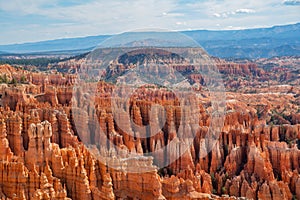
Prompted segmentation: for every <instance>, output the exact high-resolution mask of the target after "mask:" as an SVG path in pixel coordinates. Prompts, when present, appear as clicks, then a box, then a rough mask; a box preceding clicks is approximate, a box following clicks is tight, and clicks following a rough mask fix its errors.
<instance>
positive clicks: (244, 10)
mask: <svg viewBox="0 0 300 200" xmlns="http://www.w3.org/2000/svg"><path fill="white" fill-rule="evenodd" d="M253 13H256V11H255V10H253V9H248V8H240V9H236V10H235V11H227V12H223V13H214V14H213V16H215V17H217V18H220V17H223V18H227V17H230V16H234V15H238V14H253Z"/></svg>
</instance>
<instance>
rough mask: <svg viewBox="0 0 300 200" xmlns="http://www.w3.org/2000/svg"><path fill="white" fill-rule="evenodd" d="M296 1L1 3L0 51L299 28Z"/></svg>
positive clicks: (56, 0) (4, 0)
mask: <svg viewBox="0 0 300 200" xmlns="http://www.w3.org/2000/svg"><path fill="white" fill-rule="evenodd" d="M299 13H300V0H110V1H109V0H83V1H79V0H0V27H1V28H0V45H3V44H15V43H24V42H35V41H43V40H50V39H58V38H70V37H84V36H90V35H106V34H118V33H122V32H126V31H133V30H136V29H149V28H150V29H164V30H199V29H209V30H229V29H245V28H258V27H271V26H274V25H285V24H294V23H297V22H300V19H299V18H300V14H299Z"/></svg>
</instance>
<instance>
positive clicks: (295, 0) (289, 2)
mask: <svg viewBox="0 0 300 200" xmlns="http://www.w3.org/2000/svg"><path fill="white" fill-rule="evenodd" d="M283 4H284V5H286V6H300V1H299V0H285V1H283Z"/></svg>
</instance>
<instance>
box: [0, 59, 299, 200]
mask: <svg viewBox="0 0 300 200" xmlns="http://www.w3.org/2000/svg"><path fill="white" fill-rule="evenodd" d="M216 62H217V65H218V67H219V70H220V72H221V73H222V74H223V75H224V77H227V79H224V84H225V86H226V88H231V89H232V88H235V89H234V90H232V91H227V92H226V115H225V121H224V126H223V127H222V130H220V133H219V137H218V139H217V141H216V144H215V145H214V146H213V148H212V150H211V151H208V152H207V148H206V146H205V137H206V136H207V135H208V134H209V125H210V122H211V120H212V118H211V115H210V111H211V109H212V106H211V104H210V102H209V98H208V96H209V93H208V91H205V90H203V91H201V93H202V96H201V97H198V98H191V99H189V101H190V103H192V104H193V105H197V106H196V107H197V109H195V110H193V109H186V110H184V112H182V111H181V110H180V107H181V106H183V105H182V102H179V101H178V99H177V97H176V95H175V94H174V93H172V92H171V91H169V90H167V89H165V88H157V87H154V86H151V87H150V86H147V87H140V88H139V89H138V90H137V92H135V93H134V94H133V95H132V96H131V98H130V100H129V101H124V100H122V98H119V99H118V98H116V99H115V100H114V101H112V99H111V98H110V97H111V95H112V94H113V91H114V87H115V86H114V85H113V84H108V83H104V82H100V83H98V84H97V93H96V98H95V99H94V104H91V103H90V102H89V98H90V96H89V95H90V93H88V92H87V90H86V88H84V87H81V88H79V90H78V91H77V92H78V93H76V94H84V95H78V96H76V95H75V96H74V95H73V87H74V84H76V77H75V76H74V75H71V74H69V75H68V74H64V75H63V74H60V73H56V74H55V73H48V74H46V73H39V72H28V71H25V70H19V71H18V73H16V71H15V69H14V68H12V67H10V66H0V69H3V70H0V73H1V75H3V74H7V77H8V78H10V79H13V78H14V79H16V80H17V83H14V84H13V83H10V84H6V83H3V84H1V85H0V94H1V97H0V105H1V106H0V111H1V112H0V142H1V145H0V155H1V156H0V171H1V174H0V197H1V198H2V199H78V200H79V199H178V200H179V199H237V198H240V197H245V198H247V199H293V198H294V199H295V198H297V199H300V123H299V122H300V115H299V106H300V103H299V94H300V93H299V91H300V90H299V89H300V88H299V84H297V82H290V83H287V81H289V80H290V79H289V78H285V79H283V80H282V81H281V82H280V81H279V80H277V79H273V78H272V77H273V75H274V76H275V75H276V73H275V72H274V71H272V70H271V71H267V70H264V69H262V68H261V67H259V66H258V65H257V64H255V63H246V64H245V63H244V64H239V63H228V62H225V61H223V60H217V61H216ZM117 66H118V68H117V70H116V68H114V69H112V70H111V71H109V72H110V74H112V72H114V73H120V72H121V71H122V70H125V69H126V67H127V66H122V65H117ZM190 67H191V66H189V65H181V66H179V65H176V66H174V68H176V70H177V71H180V72H184V71H191V69H190ZM285 69H286V68H285ZM274 70H275V69H274ZM282 73H283V74H288V73H290V74H292V76H294V75H295V74H294V73H293V72H292V71H284V72H282ZM188 75H189V76H190V77H191V80H196V77H197V75H195V74H192V73H190V74H188ZM22 76H24V77H25V82H24V83H19V82H21V77H22ZM283 77H284V76H283ZM198 78H201V77H198ZM22 79H24V78H22ZM23 81H24V80H23ZM295 81H297V80H295ZM282 83H284V84H285V86H283V85H282ZM89 84H93V83H89ZM264 84H266V86H265V87H264ZM90 86H91V85H90ZM253 87H255V90H256V91H255V93H254V92H253ZM249 91H250V92H249ZM123 92H125V93H126V90H125V91H123ZM72 97H74V98H75V103H76V104H77V105H79V107H81V108H83V109H81V110H79V111H78V112H79V114H77V115H76V113H74V112H76V110H74V108H73V107H72V106H74V105H72V104H74V101H72ZM79 97H80V98H79ZM73 100H74V99H73ZM113 103H115V104H116V105H117V106H118V105H122V106H123V108H122V109H123V112H118V113H115V112H114V110H113V109H114V108H116V107H114V106H113V105H114V104H113ZM154 103H155V104H156V105H160V106H162V108H165V109H164V110H161V109H159V108H161V107H158V108H157V109H154V110H151V105H154ZM163 112H165V122H161V121H159V119H161V115H162V113H163ZM122 113H123V114H122ZM193 119H197V121H196V124H195V122H193V121H192V120H193ZM97 124H99V127H101V130H102V133H101V134H100V133H99V134H98V133H97V131H95V130H96V128H97ZM193 124H194V125H193ZM147 125H150V127H151V128H150V130H149V131H144V130H143V127H145V126H147ZM181 125H182V129H181V128H180V127H181ZM99 127H98V128H99ZM80 130H86V132H84V133H82V132H79V131H80ZM182 130H183V131H182ZM142 134H146V135H144V136H147V137H143V135H142ZM103 137H105V138H108V140H109V141H110V142H111V143H112V144H114V145H115V146H117V147H119V148H121V149H123V150H124V151H126V152H128V153H127V155H125V157H124V156H123V157H122V156H120V154H118V153H116V152H111V151H109V149H107V148H103V149H102V155H105V156H104V158H103V157H102V158H99V157H98V156H97V153H93V152H94V151H93V148H91V147H89V146H85V145H84V144H100V145H102V146H105V145H106V144H103V143H101V142H103V141H104V139H105V138H103ZM187 139H191V140H190V141H192V142H191V145H190V146H189V148H187V149H184V144H185V143H186V142H187ZM174 141H176V144H177V145H175V146H172V151H170V152H169V153H170V154H168V155H171V156H172V155H173V156H175V157H176V156H177V155H181V156H179V158H178V159H175V160H174V162H171V163H170V164H168V165H166V166H165V165H164V164H165V163H167V161H166V159H167V158H166V157H164V156H161V155H159V154H155V155H156V156H154V157H145V156H142V155H143V153H149V152H157V151H159V150H160V149H163V148H164V147H166V146H168V145H169V144H171V143H172V142H174ZM169 150H170V149H169ZM166 151H168V149H167V150H166ZM95 152H96V151H95ZM124 158H126V159H124ZM176 158H177V157H176ZM121 166H122V167H121ZM158 166H164V167H162V168H158ZM141 168H147V171H142V172H141V173H136V172H134V171H135V170H136V169H141Z"/></svg>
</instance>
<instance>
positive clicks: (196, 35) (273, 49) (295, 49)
mask: <svg viewBox="0 0 300 200" xmlns="http://www.w3.org/2000/svg"><path fill="white" fill-rule="evenodd" d="M182 33H183V34H186V35H187V36H189V37H191V38H193V39H194V40H195V41H197V42H198V43H199V44H200V45H201V46H202V47H203V48H204V49H205V50H206V51H207V52H208V53H209V54H210V55H212V56H217V57H221V58H250V59H256V58H262V57H273V56H299V55H300V37H299V35H300V23H297V24H292V25H284V26H274V27H271V28H257V29H245V30H224V31H210V30H194V31H183V32H182ZM110 37H111V36H109V35H99V36H89V37H82V38H68V39H57V40H49V41H41V42H33V43H24V44H11V45H0V54H2V55H3V54H35V53H43V54H54V53H55V54H80V53H83V52H88V51H90V50H92V49H93V48H95V47H96V46H97V45H98V44H99V43H101V42H103V41H104V40H105V39H108V38H110Z"/></svg>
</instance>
